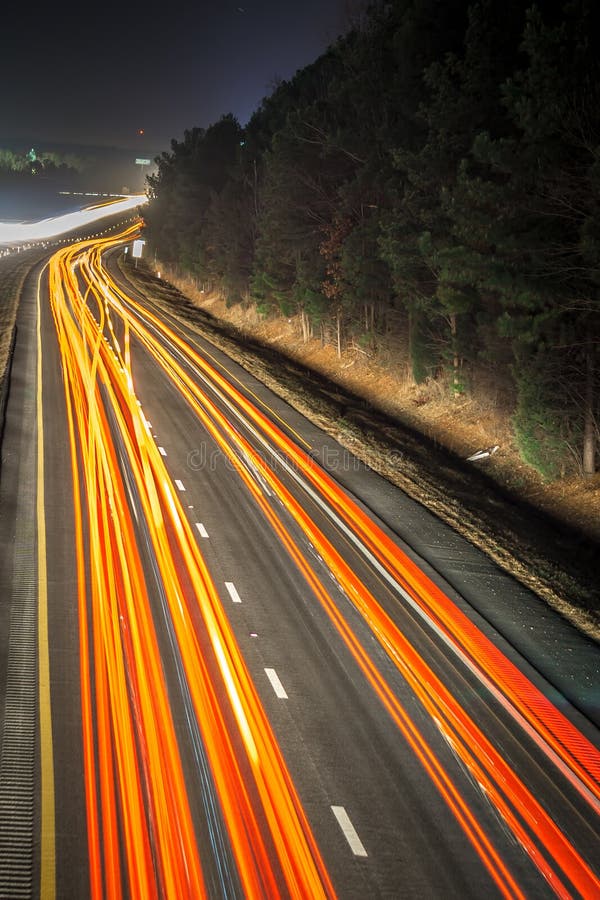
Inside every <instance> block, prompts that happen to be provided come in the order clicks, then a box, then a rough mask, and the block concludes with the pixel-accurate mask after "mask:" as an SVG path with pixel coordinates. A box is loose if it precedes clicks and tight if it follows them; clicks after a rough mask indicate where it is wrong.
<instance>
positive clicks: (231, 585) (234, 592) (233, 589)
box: [225, 581, 242, 603]
mask: <svg viewBox="0 0 600 900" xmlns="http://www.w3.org/2000/svg"><path fill="white" fill-rule="evenodd" d="M225 587H226V588H227V590H228V591H229V596H230V597H231V599H232V600H233V602H234V603H241V602H242V598H241V597H240V595H239V594H238V592H237V588H236V586H235V584H234V583H233V582H232V581H226V582H225Z"/></svg>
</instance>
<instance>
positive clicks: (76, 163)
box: [0, 147, 83, 182]
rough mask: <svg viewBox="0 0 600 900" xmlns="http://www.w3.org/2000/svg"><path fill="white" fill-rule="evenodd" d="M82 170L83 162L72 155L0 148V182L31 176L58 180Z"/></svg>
mask: <svg viewBox="0 0 600 900" xmlns="http://www.w3.org/2000/svg"><path fill="white" fill-rule="evenodd" d="M82 168H83V161H82V160H81V159H80V158H79V157H78V156H75V155H74V154H72V153H66V154H63V153H55V152H53V151H49V150H48V151H43V152H40V153H37V152H36V151H35V150H33V149H31V150H29V151H27V152H18V151H15V150H9V149H6V148H5V149H3V148H1V147H0V180H1V181H5V182H6V181H15V180H21V179H30V178H31V177H32V176H43V177H44V178H58V177H61V176H65V175H74V174H76V173H77V172H79V171H81V169H82Z"/></svg>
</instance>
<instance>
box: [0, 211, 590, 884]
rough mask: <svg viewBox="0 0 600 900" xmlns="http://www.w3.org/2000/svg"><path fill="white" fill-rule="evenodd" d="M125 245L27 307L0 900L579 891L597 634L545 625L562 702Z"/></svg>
mask: <svg viewBox="0 0 600 900" xmlns="http://www.w3.org/2000/svg"><path fill="white" fill-rule="evenodd" d="M134 235H135V227H131V228H129V229H128V230H127V231H126V232H124V233H123V235H122V236H121V238H120V239H119V238H115V237H111V238H106V239H102V238H97V239H93V240H90V241H87V242H82V243H81V244H78V245H74V246H73V247H70V248H65V249H63V250H61V251H60V252H59V253H57V254H56V255H55V256H53V257H52V258H51V260H50V261H49V263H48V265H46V266H45V267H44V268H43V269H42V268H41V267H40V268H39V269H38V270H37V271H36V272H34V273H32V276H31V277H30V278H29V279H28V282H27V283H26V286H25V289H24V294H23V299H22V303H21V309H20V314H19V322H18V329H19V331H18V340H17V347H16V354H15V359H14V364H13V377H12V383H11V393H10V398H9V405H8V408H7V420H6V430H5V438H4V444H3V460H2V472H1V480H0V491H1V493H0V502H1V506H0V550H1V553H2V556H1V561H0V563H1V565H0V589H1V591H2V598H3V599H2V608H1V609H0V626H1V638H0V641H1V643H0V679H1V681H0V683H1V685H2V688H3V694H2V698H3V703H2V719H1V726H2V756H1V758H0V896H2V897H11V898H15V897H20V896H43V897H44V898H53V897H59V898H71V897H73V898H83V897H88V896H89V897H93V898H99V897H136V898H137V897H139V898H148V897H169V898H183V897H194V898H196V897H203V896H208V897H276V896H283V897H287V896H294V897H306V898H316V897H319V896H336V895H337V896H339V897H344V898H367V897H368V898H371V897H373V898H374V897H394V898H395V897H398V898H403V897H406V898H411V897H414V898H421V897H422V898H430V897H443V898H446V897H461V898H466V897H473V898H481V897H483V896H486V897H490V898H491V897H494V896H500V897H501V896H504V897H536V898H538V897H545V896H548V897H551V896H556V895H557V896H562V897H570V896H575V897H576V896H581V897H597V896H600V841H599V837H598V834H599V828H598V826H599V821H600V820H599V811H600V752H599V750H598V747H599V740H598V731H597V728H596V725H595V724H594V723H593V722H592V718H593V707H594V703H596V700H594V699H593V695H594V691H595V686H596V684H597V681H594V679H595V678H597V651H596V648H595V646H594V645H593V644H592V643H591V642H589V641H585V640H583V639H581V640H580V639H579V638H577V637H576V636H575V635H574V634H573V633H571V632H567V631H561V629H562V628H564V626H563V625H562V624H561V623H560V622H559V620H557V621H554V620H552V621H549V619H548V615H546V617H545V618H544V620H543V631H544V633H545V634H546V635H547V634H549V633H552V634H553V635H560V634H563V635H564V647H565V648H566V650H568V654H566V656H565V659H566V660H568V661H569V662H568V663H565V667H566V668H567V669H568V671H569V672H570V673H572V672H574V671H576V672H577V673H578V679H579V677H580V675H581V673H584V674H585V675H587V676H588V677H589V679H590V681H589V683H588V685H587V694H586V686H585V685H584V687H583V688H581V690H580V691H579V689H578V688H576V687H575V688H573V690H572V691H571V692H570V694H571V696H570V699H571V700H572V699H573V696H575V697H578V696H580V695H581V696H584V695H586V696H587V704H586V702H585V701H582V702H581V703H577V704H576V705H577V706H579V709H577V708H576V705H574V704H573V703H571V702H569V699H567V696H565V694H567V693H569V692H566V691H565V692H561V691H559V689H558V688H557V687H556V683H555V684H554V686H552V685H550V684H549V683H548V682H547V681H546V680H545V678H544V677H543V676H542V675H541V674H540V672H539V671H538V670H537V668H534V667H533V666H532V665H531V664H530V663H529V662H528V661H526V660H525V659H524V658H523V656H522V655H521V654H520V653H519V652H518V649H516V648H515V646H514V644H515V642H512V645H511V644H509V643H508V642H507V641H505V640H504V639H503V638H502V637H501V636H500V635H499V634H498V633H497V631H496V629H494V628H493V627H491V626H490V625H489V624H487V623H486V621H485V620H484V618H482V617H481V616H480V615H479V614H478V613H477V612H476V611H475V610H474V609H473V608H472V607H471V605H470V604H469V603H467V602H466V601H465V598H464V596H460V595H459V594H458V593H457V591H456V590H455V587H451V586H450V584H449V583H447V582H446V581H445V580H444V579H443V578H442V577H441V576H440V575H439V573H438V572H437V571H436V568H437V567H432V566H431V565H430V564H429V563H427V562H425V561H424V560H422V559H421V558H420V556H419V555H418V553H417V552H415V547H416V549H417V550H418V549H419V543H421V544H422V543H423V533H424V531H423V530H421V529H420V525H419V523H420V522H422V523H423V529H424V530H425V531H427V533H428V534H429V532H430V530H431V529H433V528H434V525H432V523H431V521H430V519H428V518H427V514H425V513H423V514H422V516H423V517H422V518H420V516H421V514H420V513H418V512H415V510H414V509H409V507H407V506H406V498H403V497H402V495H401V494H400V492H399V491H396V489H394V488H391V487H390V486H389V485H385V484H384V483H383V482H380V480H378V479H377V478H376V476H374V474H373V473H372V472H369V471H368V470H366V469H365V468H364V467H362V466H360V465H359V464H358V463H357V462H356V460H354V459H353V458H352V457H351V456H350V455H349V454H348V453H347V451H344V450H342V448H340V447H338V446H336V445H335V444H334V443H333V442H332V441H331V439H330V438H327V437H326V436H325V435H323V434H322V433H320V432H319V431H318V430H317V429H316V428H315V427H314V426H313V425H311V424H310V423H309V422H307V421H306V420H304V419H302V417H301V416H300V415H299V414H298V413H297V412H294V411H293V410H292V409H291V408H290V407H288V406H287V405H286V404H285V403H284V402H283V401H282V400H281V399H278V398H277V397H275V396H274V395H272V394H271V393H270V392H269V391H268V390H267V389H266V388H264V387H263V386H262V385H260V384H258V383H257V382H256V381H255V380H254V379H252V378H251V377H250V376H248V375H247V374H246V373H244V371H243V370H242V369H240V368H239V367H238V366H236V365H235V364H234V363H233V362H231V361H230V360H228V358H227V357H225V356H224V355H223V354H221V353H220V352H219V351H217V350H216V349H215V348H214V347H212V346H211V345H210V344H207V343H206V342H204V341H203V340H202V339H201V338H199V337H198V336H197V335H195V334H194V333H192V332H190V331H188V330H187V328H186V327H185V326H184V325H183V324H181V323H179V322H177V321H176V320H175V319H174V318H172V317H168V316H165V315H164V313H161V312H160V311H159V310H158V309H156V308H155V307H154V306H153V304H152V302H150V301H148V300H144V299H142V298H140V297H139V296H138V295H137V294H136V292H135V290H134V289H133V287H132V286H131V285H130V284H129V283H128V282H127V280H126V279H125V278H124V277H123V275H122V274H121V273H120V271H119V269H118V266H117V259H118V256H119V254H120V253H121V252H122V247H123V246H124V245H126V244H127V243H130V242H131V240H132V238H133V237H134ZM382 497H384V501H382V500H381V498H382ZM378 498H379V499H378ZM379 501H381V505H382V506H385V507H386V509H387V510H388V512H389V510H390V509H395V510H405V511H406V515H405V517H404V520H405V524H406V522H408V521H410V523H411V526H410V531H411V533H414V541H412V544H413V547H412V548H411V547H410V546H409V544H407V542H406V540H405V539H403V538H401V537H400V536H399V533H398V532H399V531H402V529H400V528H398V529H396V528H394V527H390V518H391V517H390V516H386V515H385V514H384V512H383V511H382V515H381V517H379V516H378V515H377V514H376V513H375V512H374V511H373V509H374V508H377V505H378V502H379ZM386 519H387V521H385V520H386ZM392 524H393V523H392ZM404 531H405V532H406V528H405V529H404ZM437 533H438V532H436V534H437ZM439 534H442V532H439ZM403 537H404V538H406V537H407V534H406V533H404V535H403ZM408 537H410V535H408ZM444 540H445V538H444V537H443V536H442V537H439V540H438V544H439V546H441V545H442V544H443V543H444ZM428 541H429V543H431V544H432V545H434V544H435V543H436V539H435V538H433V537H429V538H428ZM409 543H410V541H409ZM461 554H462V556H461V564H460V565H459V562H458V557H457V556H455V557H454V559H453V566H454V569H457V568H461V567H462V570H463V572H462V576H461V578H462V580H463V581H464V582H465V583H467V582H469V583H470V584H471V587H470V590H471V592H473V590H474V588H473V584H474V583H475V584H477V593H478V594H479V593H481V594H482V595H483V594H485V595H486V596H485V597H482V604H483V605H485V603H490V602H492V601H493V600H495V602H496V605H502V604H503V602H504V600H505V599H506V608H507V609H510V608H513V609H514V606H515V603H516V602H517V598H521V593H520V591H521V589H519V588H518V587H517V586H516V585H515V584H514V583H513V582H512V581H511V579H510V578H508V577H506V576H502V575H500V574H499V573H497V574H495V575H494V576H493V577H490V579H489V583H488V584H487V586H486V585H484V584H483V583H482V579H481V577H480V576H481V573H482V572H483V571H487V570H486V568H485V567H486V565H487V563H484V562H483V561H481V560H480V558H479V556H478V554H476V552H475V551H469V550H467V549H465V548H461ZM439 555H440V554H439V553H438V556H439ZM433 556H434V557H435V554H433ZM434 562H435V560H434ZM478 576H479V581H477V578H478ZM458 580H459V581H460V580H461V579H458ZM454 582H455V585H456V579H455V580H454ZM468 592H469V591H468V590H465V591H464V592H462V593H463V594H468ZM486 592H487V593H486ZM494 595H495V597H494ZM505 595H506V596H505ZM550 618H551V617H550ZM540 621H542V620H540ZM509 630H510V629H509ZM517 643H518V642H517ZM557 658H558V656H557V655H556V654H555V658H554V659H553V660H552V667H553V668H554V669H557V668H560V665H559V664H558V663H557ZM572 659H574V660H575V661H574V662H573V663H572V664H571V660H572ZM536 666H537V660H536ZM595 667H596V668H595ZM563 680H564V678H563ZM555 682H560V678H559V679H556V680H555ZM590 685H591V687H590ZM578 691H579V692H578ZM590 698H592V699H590Z"/></svg>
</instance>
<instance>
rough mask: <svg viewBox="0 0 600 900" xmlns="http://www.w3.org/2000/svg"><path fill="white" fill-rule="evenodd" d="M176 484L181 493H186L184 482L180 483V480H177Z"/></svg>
mask: <svg viewBox="0 0 600 900" xmlns="http://www.w3.org/2000/svg"><path fill="white" fill-rule="evenodd" d="M175 484H176V485H177V488H178V489H179V490H180V491H185V487H184V485H183V481H180V480H179V478H176V479H175Z"/></svg>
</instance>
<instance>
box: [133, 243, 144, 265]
mask: <svg viewBox="0 0 600 900" xmlns="http://www.w3.org/2000/svg"><path fill="white" fill-rule="evenodd" d="M145 243H146V241H143V240H142V239H141V238H140V239H139V240H137V241H134V242H133V246H132V248H131V255H132V256H133V258H134V259H135V267H136V269H137V262H138V259H141V258H142V253H143V252H144V244H145Z"/></svg>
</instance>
